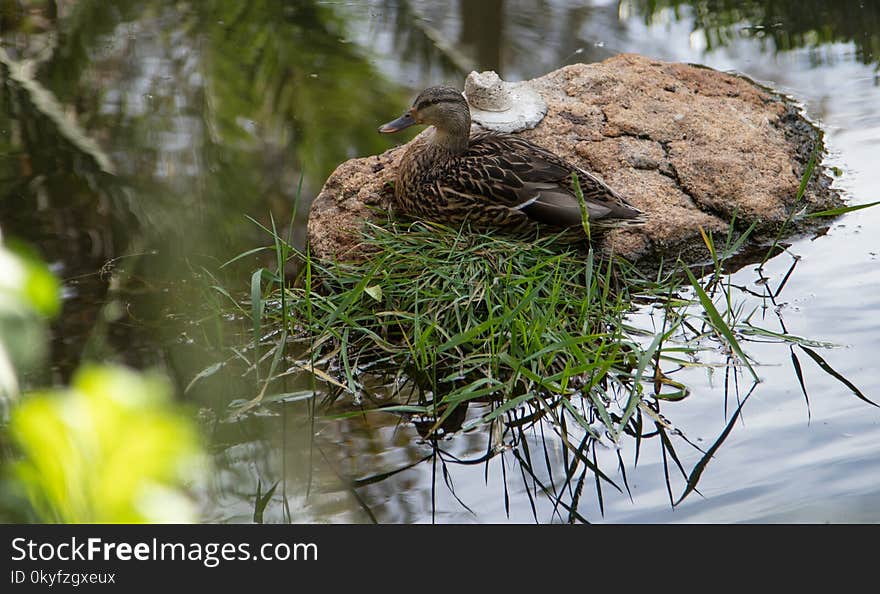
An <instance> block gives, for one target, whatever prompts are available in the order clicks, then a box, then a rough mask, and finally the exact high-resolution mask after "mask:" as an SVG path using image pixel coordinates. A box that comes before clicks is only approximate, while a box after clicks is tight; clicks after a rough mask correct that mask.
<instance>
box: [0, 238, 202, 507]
mask: <svg viewBox="0 0 880 594" xmlns="http://www.w3.org/2000/svg"><path fill="white" fill-rule="evenodd" d="M59 295H60V286H59V283H58V280H57V279H56V278H55V277H54V276H53V275H52V273H51V272H50V271H49V269H48V268H47V267H46V265H45V264H43V263H42V262H41V261H40V260H39V258H37V257H36V256H35V255H34V254H32V253H31V252H29V251H28V250H27V249H25V248H23V247H18V246H16V247H15V248H14V249H10V248H8V247H5V246H0V396H2V400H0V402H2V403H3V404H4V405H5V407H4V413H7V414H4V420H5V419H6V417H7V416H8V423H7V424H6V425H5V426H3V427H2V428H0V429H2V430H0V462H2V463H3V469H2V473H3V479H4V480H3V481H2V488H0V500H2V501H0V507H2V508H5V512H4V513H3V514H2V515H3V516H12V517H15V518H16V519H28V520H32V521H33V520H35V521H43V522H64V523H74V522H76V523H105V522H107V523H109V522H113V523H116V522H124V523H134V522H191V521H194V520H195V519H196V514H195V510H194V506H193V504H192V503H191V501H190V499H189V498H188V497H187V496H186V495H185V494H184V492H183V490H182V489H183V487H184V485H185V484H186V483H187V482H188V481H190V480H192V479H193V477H197V476H198V469H199V468H200V467H201V465H202V462H201V459H202V458H201V447H200V445H199V438H198V433H197V431H196V428H195V423H194V421H192V419H191V416H189V415H185V414H183V412H182V411H179V410H178V409H177V406H176V405H175V404H174V402H173V401H172V389H171V385H170V383H169V382H168V381H167V380H166V379H164V378H162V377H160V376H158V375H150V374H139V373H137V372H135V371H132V370H129V369H125V368H122V367H106V366H104V367H99V366H86V367H84V368H82V369H80V370H79V371H78V372H77V374H76V375H75V376H74V378H73V382H72V385H71V387H70V388H56V389H51V390H45V391H37V392H33V393H27V394H25V395H24V396H22V397H19V394H18V391H19V388H18V386H19V385H20V376H21V375H22V374H23V373H24V372H25V371H27V369H29V368H31V367H34V366H37V365H42V364H44V355H45V350H46V341H47V328H46V325H47V319H48V318H50V317H52V316H54V315H56V314H57V313H58V311H59V309H60V299H59ZM7 409H8V410H7ZM10 509H12V510H13V511H10ZM17 516H20V517H17ZM3 519H4V521H8V519H9V518H8V517H4V518H3Z"/></svg>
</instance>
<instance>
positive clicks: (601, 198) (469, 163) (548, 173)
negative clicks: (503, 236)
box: [459, 133, 643, 227]
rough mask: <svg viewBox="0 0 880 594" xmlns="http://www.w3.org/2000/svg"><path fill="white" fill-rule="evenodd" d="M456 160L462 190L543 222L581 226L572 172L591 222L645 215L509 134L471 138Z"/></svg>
mask: <svg viewBox="0 0 880 594" xmlns="http://www.w3.org/2000/svg"><path fill="white" fill-rule="evenodd" d="M460 159H461V167H460V168H459V171H460V173H461V175H460V176H459V183H460V185H461V186H462V189H463V190H464V191H466V192H467V193H469V194H473V195H480V196H483V197H485V198H489V199H490V200H491V201H493V202H495V203H501V204H504V205H505V206H507V207H508V208H512V209H515V210H520V211H522V212H523V213H524V214H526V215H528V216H529V217H530V218H533V219H535V220H536V221H539V222H541V223H545V224H550V225H555V226H559V227H572V226H575V225H580V224H581V207H580V204H579V202H578V199H577V197H576V195H575V193H574V188H573V182H572V173H575V174H576V175H577V178H578V183H579V184H580V187H581V191H582V193H583V196H584V202H585V204H586V207H587V212H588V213H589V217H590V220H591V221H596V222H599V223H600V224H601V222H602V221H603V219H605V220H607V221H610V220H612V219H615V220H616V219H630V220H631V222H633V223H635V222H637V220H638V219H641V217H642V216H643V215H642V213H641V211H639V210H637V209H636V208H633V207H632V206H630V205H629V204H628V203H627V202H626V200H624V199H623V197H621V196H620V195H619V194H617V193H616V192H615V191H614V190H612V189H611V188H609V187H608V186H607V185H605V184H604V183H602V181H601V180H599V179H598V178H597V177H595V176H594V175H592V174H591V173H589V172H587V171H584V170H583V169H580V168H579V167H575V166H574V165H572V164H570V163H567V162H566V161H564V160H563V159H561V158H559V157H557V156H556V155H554V154H553V153H551V152H549V151H547V150H545V149H542V148H541V147H539V146H537V145H535V144H533V143H531V142H529V141H527V140H525V139H522V138H519V137H516V136H513V135H506V134H492V133H488V134H486V133H484V134H477V135H474V136H473V137H472V138H471V143H470V145H469V147H468V150H467V152H466V153H465V154H464V155H462V156H461V157H460Z"/></svg>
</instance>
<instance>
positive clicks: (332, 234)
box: [308, 54, 842, 264]
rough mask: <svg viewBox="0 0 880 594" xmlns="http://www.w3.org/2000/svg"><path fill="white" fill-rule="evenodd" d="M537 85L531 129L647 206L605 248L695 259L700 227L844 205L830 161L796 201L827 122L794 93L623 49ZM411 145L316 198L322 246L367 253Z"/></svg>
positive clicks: (321, 251) (349, 170)
mask: <svg viewBox="0 0 880 594" xmlns="http://www.w3.org/2000/svg"><path fill="white" fill-rule="evenodd" d="M531 83H532V84H533V85H534V87H535V88H536V89H537V90H538V91H539V92H540V93H541V94H542V96H543V97H544V100H545V101H546V102H547V104H548V108H549V109H548V113H547V117H545V118H544V119H543V120H542V122H541V123H540V124H539V125H538V127H537V128H535V129H533V130H527V131H525V132H522V133H521V134H522V135H523V136H524V137H526V138H528V139H529V140H531V141H533V142H535V143H536V144H539V145H541V146H543V147H545V148H547V149H549V150H551V151H553V152H555V153H557V154H558V155H560V156H562V157H564V158H566V159H569V160H571V161H572V162H574V163H576V164H578V165H580V166H581V167H583V168H585V169H587V170H590V171H593V172H595V173H597V174H598V175H599V176H601V177H602V178H603V179H604V180H605V181H606V183H608V184H609V185H611V186H612V187H613V188H615V189H616V190H617V191H619V192H620V193H621V194H623V195H624V196H626V197H627V198H628V199H629V200H630V201H631V202H632V203H633V204H634V205H635V206H637V207H638V208H640V209H642V210H643V211H645V212H646V213H647V214H648V217H649V221H648V223H647V224H645V225H644V226H641V227H637V228H630V229H618V230H614V231H612V232H610V233H608V234H606V235H605V236H604V237H602V238H601V239H599V240H598V244H599V245H597V246H596V247H597V248H598V249H599V250H601V251H603V252H611V251H613V253H615V254H617V255H619V256H622V257H624V258H626V259H628V260H630V261H632V262H640V263H645V264H648V263H654V262H656V261H658V260H659V259H660V258H676V257H681V258H683V259H684V260H685V261H689V262H694V261H697V260H699V259H702V258H705V257H706V254H707V252H706V248H705V246H704V245H703V240H702V238H701V234H700V229H701V228H702V229H704V230H705V231H707V232H713V233H715V234H716V235H718V234H724V235H726V234H727V233H728V232H729V225H730V222H731V220H733V219H734V218H735V220H736V226H737V230H740V231H741V230H744V229H745V228H747V227H748V226H750V225H752V224H753V223H755V231H756V234H755V236H756V237H758V238H760V237H761V234H762V233H763V234H765V235H767V236H772V235H774V234H775V233H776V230H777V229H778V228H779V226H780V225H781V224H782V223H783V222H784V221H785V220H786V218H787V217H789V215H790V214H791V213H792V211H794V210H801V209H803V208H806V211H807V212H814V211H820V210H827V209H831V208H835V207H838V206H840V205H841V204H842V202H841V199H840V197H839V196H838V194H837V193H836V192H835V191H834V190H833V189H832V188H831V183H830V178H829V177H828V175H826V174H825V172H824V170H823V169H822V167H821V166H819V167H817V168H816V170H815V171H814V173H813V175H812V177H811V180H810V183H809V185H808V186H807V189H806V192H805V193H804V195H803V197H802V199H801V201H800V202H797V201H796V197H797V193H798V187H799V185H800V181H801V178H802V176H803V173H804V171H805V169H806V165H807V162H808V160H809V157H810V155H811V154H812V153H813V151H814V149H815V148H816V146H817V144H818V145H820V149H821V142H822V135H821V131H820V130H818V128H816V127H815V126H813V125H812V124H811V123H810V122H809V121H808V120H807V119H806V118H805V117H804V115H803V113H802V112H801V110H800V109H799V107H798V106H797V105H796V104H794V103H793V101H792V100H791V99H789V98H787V97H784V96H782V95H780V94H777V93H774V92H773V91H772V90H770V89H767V88H764V87H762V86H760V85H758V84H756V83H754V82H753V81H750V80H748V79H747V78H745V77H741V76H735V75H732V74H727V73H723V72H719V71H717V70H713V69H710V68H706V67H702V66H695V65H689V64H680V63H668V62H661V61H658V60H654V59H651V58H647V57H644V56H639V55H634V54H621V55H618V56H615V57H613V58H610V59H608V60H605V61H604V62H600V63H596V64H574V65H571V66H566V67H564V68H560V69H559V70H556V71H554V72H551V73H549V74H547V75H545V76H542V77H540V78H536V79H534V80H532V81H531ZM391 115H393V114H389V117H390V116H391ZM377 124H378V122H377ZM427 133H430V132H427ZM404 150H405V146H401V147H396V148H394V149H391V150H389V151H386V152H385V153H382V154H381V155H376V156H370V157H364V158H358V159H352V160H350V161H347V162H345V163H343V164H341V165H340V166H339V167H338V168H337V169H336V170H335V171H334V172H333V174H331V175H330V177H329V178H328V179H327V182H326V183H325V184H324V187H323V189H322V190H321V192H320V194H319V195H318V196H317V198H316V199H315V201H314V202H313V204H312V207H311V212H310V217H309V224H308V232H309V243H310V246H311V249H312V255H313V256H316V257H318V258H320V259H323V260H333V259H336V260H356V259H360V258H362V257H364V255H365V254H364V249H363V247H362V244H361V232H360V229H361V228H362V225H363V223H364V221H366V220H370V221H378V220H379V218H382V217H383V215H382V212H383V211H387V210H389V209H391V208H392V205H391V203H390V198H391V196H390V194H389V192H388V191H387V187H386V184H387V183H388V182H389V181H392V180H393V179H394V177H395V175H396V168H397V165H398V163H399V161H400V158H401V156H402V155H403V152H404ZM820 153H821V150H820ZM788 228H789V229H790V230H791V232H798V231H803V230H804V227H803V226H798V225H790V226H789V227H788Z"/></svg>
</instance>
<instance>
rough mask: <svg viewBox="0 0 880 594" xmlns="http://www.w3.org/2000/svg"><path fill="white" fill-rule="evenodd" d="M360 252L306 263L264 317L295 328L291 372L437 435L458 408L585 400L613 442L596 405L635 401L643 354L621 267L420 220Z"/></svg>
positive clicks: (373, 231) (370, 234)
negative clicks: (405, 416) (297, 351)
mask: <svg viewBox="0 0 880 594" xmlns="http://www.w3.org/2000/svg"><path fill="white" fill-rule="evenodd" d="M364 242H365V244H366V248H367V250H368V251H369V253H370V254H371V257H370V259H369V260H367V261H364V262H359V263H346V264H342V263H337V264H332V265H326V264H320V263H317V262H315V261H313V260H310V259H309V258H307V257H305V263H304V267H303V271H302V273H301V278H300V280H301V282H298V283H297V286H295V287H294V288H288V289H287V293H288V294H287V296H286V299H285V303H286V304H287V307H288V308H289V311H288V310H282V309H281V308H278V307H276V309H275V310H272V308H271V307H269V308H268V309H266V310H265V311H266V314H267V315H269V316H270V317H272V316H274V318H275V319H274V323H276V324H277V323H283V321H284V320H285V319H287V320H289V321H290V322H292V324H293V326H294V327H293V328H292V329H291V335H293V336H295V337H298V338H299V339H300V340H301V341H303V342H304V344H305V346H304V348H305V352H303V353H301V356H300V364H301V366H302V367H304V368H308V369H310V370H312V371H313V372H315V373H316V375H317V376H318V377H320V378H321V379H324V380H328V381H329V383H330V384H331V385H334V386H336V390H335V391H334V392H333V394H334V396H335V397H339V396H342V395H344V394H349V395H354V396H355V398H356V399H358V400H363V399H367V400H369V401H371V402H373V403H374V404H375V405H377V407H382V409H383V410H391V409H393V410H406V411H408V412H418V413H424V414H429V415H433V417H434V418H436V426H439V425H440V424H441V423H442V422H443V421H444V420H445V419H446V417H448V416H450V415H451V414H453V412H454V411H455V409H456V407H457V406H458V405H460V404H461V403H463V402H467V401H472V400H484V401H485V400H494V401H495V402H498V403H501V405H502V407H503V408H502V411H503V410H505V409H509V408H512V407H514V406H518V405H520V404H523V403H525V402H532V403H533V404H536V406H546V405H547V403H551V404H552V405H553V406H557V405H560V404H561V403H562V400H568V399H570V398H571V397H572V396H587V397H588V398H587V400H588V402H589V403H590V406H591V407H592V409H593V411H594V412H595V413H598V416H599V418H601V419H602V420H603V421H604V422H605V424H606V426H607V427H608V429H610V430H612V431H613V432H614V433H617V430H616V428H615V426H614V420H613V419H612V417H611V416H610V415H609V413H608V411H607V410H606V409H605V407H606V405H607V404H608V403H609V402H610V401H611V400H613V399H615V397H616V396H617V395H619V394H624V395H625V397H626V398H627V399H630V396H631V395H635V396H636V398H638V394H639V393H640V389H639V388H638V386H637V385H636V383H634V382H633V378H634V374H636V372H637V371H641V370H642V369H644V364H642V365H641V366H640V365H639V364H640V359H642V358H643V355H644V352H645V351H644V348H643V347H642V346H641V345H640V342H639V341H637V340H636V339H635V338H636V337H638V336H641V335H640V333H637V332H634V330H633V329H632V328H628V327H627V325H626V321H625V318H626V314H627V313H628V311H629V310H630V309H631V307H632V296H631V295H630V294H629V292H628V289H627V283H626V282H621V278H622V268H621V266H622V265H621V264H618V263H615V261H614V260H612V259H605V260H604V261H603V260H599V259H598V258H597V257H596V256H595V255H594V253H593V251H592V250H590V251H584V250H580V251H579V250H578V249H576V248H573V247H570V246H568V247H567V246H560V245H557V244H556V243H555V242H554V238H553V237H549V238H541V239H536V240H534V241H528V242H527V241H522V240H518V239H513V238H510V237H507V236H504V235H501V234H491V233H477V232H474V231H472V230H470V229H468V228H466V227H465V228H461V229H452V228H449V227H444V226H442V225H438V224H434V223H427V222H417V223H412V224H408V225H403V224H400V223H396V224H391V225H390V226H388V228H383V227H379V226H376V225H368V226H367V228H366V230H365V236H364ZM624 266H625V265H624ZM267 303H269V302H268V301H267ZM271 303H275V304H276V305H277V304H280V303H281V300H280V299H274V300H272V301H271ZM273 311H274V313H273ZM272 324H273V322H270V325H272ZM641 362H642V363H644V361H641ZM630 400H631V399H630ZM538 401H540V402H538ZM566 406H570V403H568V405H566ZM489 414H490V415H497V414H499V411H498V409H495V410H494V411H492V412H491V413H489ZM590 416H593V415H590ZM579 418H580V420H582V421H583V423H582V424H583V425H584V426H585V428H586V427H587V426H589V425H590V424H589V423H588V422H587V421H586V420H584V417H583V416H579ZM618 419H619V418H618ZM483 420H487V421H488V420H491V419H490V418H489V417H488V415H487V418H484V419H483ZM590 431H594V429H592V428H591V429H590Z"/></svg>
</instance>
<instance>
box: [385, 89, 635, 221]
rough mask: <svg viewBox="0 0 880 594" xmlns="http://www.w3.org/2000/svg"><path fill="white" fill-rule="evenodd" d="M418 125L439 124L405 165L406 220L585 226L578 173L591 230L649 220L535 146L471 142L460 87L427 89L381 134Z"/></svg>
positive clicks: (496, 136) (505, 140) (398, 188)
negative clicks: (576, 191)
mask: <svg viewBox="0 0 880 594" xmlns="http://www.w3.org/2000/svg"><path fill="white" fill-rule="evenodd" d="M415 124H429V125H433V126H434V128H435V130H434V134H433V135H429V136H426V137H423V138H420V139H417V140H416V141H414V142H413V143H412V145H411V146H410V148H409V149H408V150H407V152H406V154H404V156H403V158H402V159H401V161H400V166H399V169H398V179H397V181H396V183H395V185H394V198H395V201H396V202H397V206H398V208H400V209H401V210H403V211H404V212H405V213H406V214H409V215H411V216H415V217H419V218H424V219H429V220H435V221H441V222H454V223H461V222H463V221H465V220H468V221H471V222H473V223H476V224H478V225H486V226H494V227H504V228H508V229H515V230H519V231H526V230H532V229H534V228H535V227H537V226H538V225H547V226H549V227H551V228H554V229H557V230H564V229H570V228H573V227H581V226H582V216H581V206H580V202H579V201H578V198H577V196H576V194H575V190H574V182H573V176H572V174H576V175H577V180H578V183H579V184H580V187H581V191H582V193H583V198H584V202H585V203H586V208H587V213H588V215H589V216H588V220H589V228H590V229H597V230H601V229H603V228H606V229H607V228H611V227H620V226H624V225H634V224H640V223H643V222H644V220H645V217H644V214H643V213H642V211H640V210H638V209H637V208H635V207H633V206H632V205H630V204H629V203H627V201H626V200H624V198H623V197H622V196H620V195H619V194H618V193H617V192H615V191H614V190H612V189H611V188H609V187H608V186H607V185H605V184H604V183H602V181H600V180H599V179H598V178H596V177H595V176H594V175H592V174H591V173H589V172H587V171H584V170H583V169H581V168H580V167H577V166H575V165H572V164H571V163H568V162H566V161H565V160H563V159H561V158H560V157H558V156H556V155H554V154H553V153H551V152H550V151H547V150H545V149H542V148H541V147H539V146H537V145H535V144H533V143H531V142H529V141H528V140H525V139H523V138H519V137H518V136H514V135H511V134H500V133H496V132H478V133H476V134H474V135H473V136H472V135H471V134H470V130H471V114H470V109H469V108H468V104H467V101H466V100H465V98H464V97H463V96H462V94H461V92H459V91H457V90H455V89H453V88H450V87H430V88H427V89H425V90H424V91H422V92H421V94H419V96H418V97H417V98H416V100H415V102H414V103H413V106H412V107H411V108H410V110H409V111H407V112H406V113H405V114H403V115H402V116H401V117H399V118H397V119H396V120H394V121H392V122H388V123H387V124H384V125H383V126H382V127H380V128H379V132H381V133H383V134H389V133H392V132H398V131H400V130H403V129H404V128H408V127H409V126H412V125H415ZM580 237H581V238H583V235H582V234H580Z"/></svg>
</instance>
